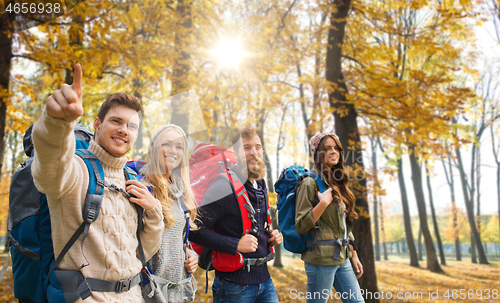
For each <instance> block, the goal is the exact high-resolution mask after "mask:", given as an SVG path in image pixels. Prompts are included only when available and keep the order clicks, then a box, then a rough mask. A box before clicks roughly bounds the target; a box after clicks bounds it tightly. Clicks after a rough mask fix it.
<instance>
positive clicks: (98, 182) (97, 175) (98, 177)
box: [47, 149, 104, 277]
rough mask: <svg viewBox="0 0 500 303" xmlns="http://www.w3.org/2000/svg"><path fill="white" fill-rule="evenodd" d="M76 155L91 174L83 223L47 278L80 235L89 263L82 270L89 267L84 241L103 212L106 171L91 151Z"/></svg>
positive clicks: (79, 150)
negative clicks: (101, 211)
mask: <svg viewBox="0 0 500 303" xmlns="http://www.w3.org/2000/svg"><path fill="white" fill-rule="evenodd" d="M75 154H76V155H77V156H79V157H80V158H82V160H83V162H85V165H86V166H87V170H88V172H89V187H88V189H87V196H86V197H85V203H84V205H83V209H82V217H83V222H82V224H81V225H80V227H78V229H77V230H76V231H75V233H74V234H73V236H71V238H70V239H69V241H68V242H67V243H66V245H65V246H64V248H63V250H62V251H61V253H60V254H59V256H58V257H57V259H56V260H55V262H54V263H53V264H52V266H51V267H50V270H49V272H48V274H47V277H50V274H51V273H52V271H53V270H54V269H55V268H56V267H57V265H58V264H59V263H60V262H61V260H62V258H63V257H64V256H65V255H66V253H67V252H68V251H69V249H70V248H71V246H73V244H74V243H75V242H76V240H77V239H78V237H79V236H80V235H82V241H81V244H80V245H81V250H82V255H83V257H84V259H85V261H86V262H87V264H82V265H81V267H80V268H83V267H85V266H87V265H89V263H88V261H87V258H86V257H85V254H84V253H83V241H84V240H85V238H86V236H87V234H88V231H89V227H90V224H91V223H92V222H94V221H95V220H96V219H97V216H98V215H99V212H100V210H101V204H102V197H103V194H104V187H103V186H102V184H103V183H104V169H103V168H102V165H101V162H100V161H99V160H98V159H97V157H96V156H95V155H94V154H92V153H91V152H90V151H88V150H86V149H77V150H76V151H75Z"/></svg>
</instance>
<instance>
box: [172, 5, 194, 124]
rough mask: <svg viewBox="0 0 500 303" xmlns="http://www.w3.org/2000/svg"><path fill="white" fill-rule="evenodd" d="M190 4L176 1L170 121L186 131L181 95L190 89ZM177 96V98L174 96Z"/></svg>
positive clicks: (186, 109)
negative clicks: (177, 19)
mask: <svg viewBox="0 0 500 303" xmlns="http://www.w3.org/2000/svg"><path fill="white" fill-rule="evenodd" d="M191 8H192V3H191V0H178V1H177V8H176V13H177V16H178V18H179V26H178V27H177V28H176V34H175V54H174V56H175V60H174V66H173V74H172V96H173V98H172V114H171V118H170V121H171V123H173V124H177V125H179V126H180V127H181V128H182V129H184V130H185V131H188V125H189V114H188V110H189V109H188V108H186V107H185V106H183V103H184V102H183V98H182V95H179V94H182V93H184V92H187V91H188V90H189V89H190V88H191V87H190V83H189V73H190V71H191V65H192V59H191V54H190V51H189V50H190V49H191V47H192V43H191V40H192V37H191V35H192V26H193V21H192V13H191ZM176 95H177V96H176Z"/></svg>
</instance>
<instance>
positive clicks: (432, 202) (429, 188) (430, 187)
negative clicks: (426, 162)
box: [425, 166, 446, 265]
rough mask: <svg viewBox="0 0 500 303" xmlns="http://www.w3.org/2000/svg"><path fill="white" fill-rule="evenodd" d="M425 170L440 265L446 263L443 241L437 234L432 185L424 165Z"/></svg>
mask: <svg viewBox="0 0 500 303" xmlns="http://www.w3.org/2000/svg"><path fill="white" fill-rule="evenodd" d="M425 170H426V174H425V175H426V179H427V189H428V191H429V204H430V206H431V215H432V224H433V225H434V234H435V236H436V241H437V245H438V249H439V259H440V261H441V265H446V259H445V257H444V251H443V243H442V242H441V236H440V234H439V227H438V223H437V219H436V210H435V209H434V199H433V198H432V186H431V178H430V176H429V171H428V170H427V166H426V167H425Z"/></svg>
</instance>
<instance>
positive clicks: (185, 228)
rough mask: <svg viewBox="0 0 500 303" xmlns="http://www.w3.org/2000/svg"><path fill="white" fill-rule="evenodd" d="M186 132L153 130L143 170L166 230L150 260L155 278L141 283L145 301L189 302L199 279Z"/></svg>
mask: <svg viewBox="0 0 500 303" xmlns="http://www.w3.org/2000/svg"><path fill="white" fill-rule="evenodd" d="M186 147H187V141H186V134H185V133H184V131H183V130H182V128H180V127H179V126H177V125H174V124H167V125H163V126H161V127H159V128H158V129H157V130H155V132H154V133H153V136H152V137H151V141H150V144H149V146H148V154H149V157H150V163H148V164H146V165H145V166H144V167H143V168H142V169H141V173H142V174H143V175H144V176H145V178H146V181H147V183H149V186H150V188H151V190H152V193H153V196H154V197H155V198H156V199H158V200H159V201H160V203H161V205H162V211H163V216H164V223H165V230H164V231H163V236H162V242H161V246H160V249H159V250H158V252H157V253H156V254H155V255H154V256H153V257H152V258H151V260H149V261H148V266H149V267H150V268H151V270H152V272H153V274H154V276H155V277H154V278H155V279H154V280H155V281H151V282H150V283H148V284H146V285H142V295H143V298H144V301H145V302H147V303H150V302H155V303H156V302H161V303H167V302H173V303H177V302H190V301H193V300H194V295H195V292H196V280H195V279H194V277H193V276H192V275H191V274H192V273H193V272H194V271H195V270H196V268H197V266H198V256H197V254H196V253H195V252H194V251H193V250H191V249H189V242H188V241H187V235H188V233H189V229H191V230H192V229H196V228H197V227H196V224H195V222H194V221H195V219H196V207H195V204H194V195H193V192H192V190H191V186H190V181H189V161H188V158H187V152H186Z"/></svg>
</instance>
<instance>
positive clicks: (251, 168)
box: [246, 156, 266, 180]
mask: <svg viewBox="0 0 500 303" xmlns="http://www.w3.org/2000/svg"><path fill="white" fill-rule="evenodd" d="M250 160H257V163H255V164H250V163H248V162H249V161H250ZM246 162H247V171H248V179H252V180H262V179H264V174H265V173H266V165H265V163H264V160H262V159H261V158H259V157H257V156H253V157H252V158H249V159H247V160H246Z"/></svg>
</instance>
